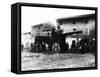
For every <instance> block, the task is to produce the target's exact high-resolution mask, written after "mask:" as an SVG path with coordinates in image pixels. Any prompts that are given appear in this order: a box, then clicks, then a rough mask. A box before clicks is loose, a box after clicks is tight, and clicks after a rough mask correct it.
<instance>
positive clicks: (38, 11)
mask: <svg viewBox="0 0 100 77" xmlns="http://www.w3.org/2000/svg"><path fill="white" fill-rule="evenodd" d="M95 54H96V13H95V10H87V9H86V10H85V9H71V8H68V9H67V8H66V9H65V8H47V7H27V6H21V71H29V70H48V69H70V68H84V67H96V65H95V64H96V63H95V62H96V61H95V60H96V59H95V58H96V56H95Z"/></svg>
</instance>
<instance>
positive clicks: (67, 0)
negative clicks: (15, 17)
mask: <svg viewBox="0 0 100 77" xmlns="http://www.w3.org/2000/svg"><path fill="white" fill-rule="evenodd" d="M20 1H23V2H29V3H47V4H62V5H77V6H94V7H99V11H98V14H99V15H98V19H99V20H100V6H99V5H100V0H1V1H0V36H1V37H0V52H1V53H0V77H75V76H76V77H99V76H100V60H99V69H98V70H91V71H90V70H87V71H71V72H57V73H56V72H55V73H41V74H28V75H26V74H25V75H15V74H13V73H11V72H10V54H11V40H10V39H11V38H10V36H11V33H10V31H11V27H10V26H11V22H10V21H11V12H10V11H11V7H10V5H11V4H12V3H15V2H20ZM98 23H99V24H98V29H100V26H99V25H100V22H98ZM98 32H99V33H100V30H98ZM98 39H100V35H99V36H98ZM98 44H99V46H100V40H98ZM98 48H99V50H98V51H100V47H98ZM98 54H99V56H98V57H99V59H100V52H98Z"/></svg>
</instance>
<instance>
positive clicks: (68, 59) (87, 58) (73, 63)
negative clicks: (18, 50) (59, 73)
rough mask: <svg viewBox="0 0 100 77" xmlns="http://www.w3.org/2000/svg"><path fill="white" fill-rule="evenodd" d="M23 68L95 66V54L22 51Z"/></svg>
mask: <svg viewBox="0 0 100 77" xmlns="http://www.w3.org/2000/svg"><path fill="white" fill-rule="evenodd" d="M21 55H22V56H21V66H22V68H21V69H22V70H23V71H25V70H41V69H54V68H77V67H93V66H95V56H94V55H92V54H90V53H87V54H71V53H64V54H51V55H47V54H42V53H30V52H22V54H21Z"/></svg>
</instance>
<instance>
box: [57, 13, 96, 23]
mask: <svg viewBox="0 0 100 77" xmlns="http://www.w3.org/2000/svg"><path fill="white" fill-rule="evenodd" d="M95 17H96V16H95V14H87V15H79V16H74V17H69V18H60V19H57V22H58V23H59V24H61V23H64V22H70V21H87V20H89V19H95Z"/></svg>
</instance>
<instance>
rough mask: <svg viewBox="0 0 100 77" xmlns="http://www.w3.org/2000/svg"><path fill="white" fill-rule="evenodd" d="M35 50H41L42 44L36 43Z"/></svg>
mask: <svg viewBox="0 0 100 77" xmlns="http://www.w3.org/2000/svg"><path fill="white" fill-rule="evenodd" d="M35 50H36V52H41V50H42V44H41V43H37V44H36V49H35Z"/></svg>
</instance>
